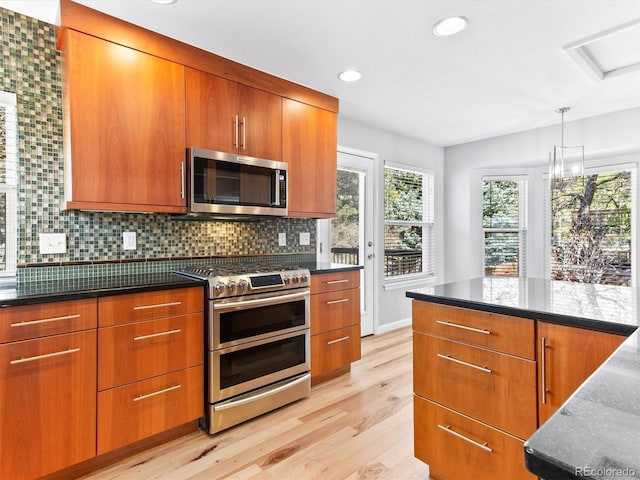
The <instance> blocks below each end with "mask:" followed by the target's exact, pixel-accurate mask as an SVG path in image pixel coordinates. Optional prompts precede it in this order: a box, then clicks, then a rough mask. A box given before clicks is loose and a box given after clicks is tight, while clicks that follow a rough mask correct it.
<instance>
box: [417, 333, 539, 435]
mask: <svg viewBox="0 0 640 480" xmlns="http://www.w3.org/2000/svg"><path fill="white" fill-rule="evenodd" d="M413 362H414V364H413V375H414V378H413V385H414V391H415V393H416V394H418V395H421V396H423V397H426V398H429V399H431V400H433V401H435V402H437V403H440V404H442V405H446V406H447V407H451V408H453V409H454V410H457V411H459V412H461V413H464V414H466V415H469V416H471V417H473V418H476V419H478V420H480V421H482V422H486V423H488V424H490V425H493V426H495V427H497V428H499V429H501V430H504V431H506V432H508V433H511V434H513V435H515V436H517V437H519V438H528V437H529V436H530V435H531V434H532V433H533V432H534V431H535V429H536V363H535V362H534V361H531V360H525V359H522V358H518V357H513V356H511V355H503V354H500V353H496V352H492V351H490V350H485V349H482V348H476V347H472V346H469V345H464V344H461V343H456V342H450V341H447V340H442V339H440V338H436V337H432V336H429V335H424V334H421V333H417V332H414V335H413Z"/></svg>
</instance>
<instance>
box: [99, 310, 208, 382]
mask: <svg viewBox="0 0 640 480" xmlns="http://www.w3.org/2000/svg"><path fill="white" fill-rule="evenodd" d="M203 339H204V322H203V320H202V313H194V314H190V315H182V316H178V317H168V318H163V319H159V320H149V321H145V322H138V323H131V324H127V325H118V326H114V327H106V328H101V329H99V331H98V365H99V368H98V390H105V389H107V388H111V387H115V386H117V385H122V384H125V383H130V382H134V381H137V380H141V379H144V378H148V377H153V376H156V375H161V374H163V373H166V372H172V371H175V370H180V369H183V368H187V367H191V366H194V365H199V364H202V363H203V361H204V341H203Z"/></svg>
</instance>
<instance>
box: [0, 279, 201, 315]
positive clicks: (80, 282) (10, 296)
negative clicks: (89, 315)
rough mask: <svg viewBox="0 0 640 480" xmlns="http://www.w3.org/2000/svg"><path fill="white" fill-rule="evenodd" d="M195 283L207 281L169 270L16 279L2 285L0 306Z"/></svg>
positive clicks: (0, 288) (141, 290) (177, 286)
mask: <svg viewBox="0 0 640 480" xmlns="http://www.w3.org/2000/svg"><path fill="white" fill-rule="evenodd" d="M195 285H205V282H203V281H200V280H193V279H189V278H187V277H183V276H181V275H174V274H172V273H169V272H166V273H146V274H138V275H122V276H108V277H98V278H71V279H66V280H56V281H51V282H29V283H15V282H13V283H5V284H0V307H8V306H12V305H27V304H33V303H44V302H55V301H60V300H73V299H77V298H87V297H99V296H107V295H118V294H121V293H137V292H145V291H150V290H160V289H170V288H183V287H189V286H195Z"/></svg>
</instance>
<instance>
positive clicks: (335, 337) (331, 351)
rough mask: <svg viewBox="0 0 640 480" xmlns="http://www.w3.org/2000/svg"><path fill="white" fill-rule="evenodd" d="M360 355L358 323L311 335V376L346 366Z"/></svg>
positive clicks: (358, 358)
mask: <svg viewBox="0 0 640 480" xmlns="http://www.w3.org/2000/svg"><path fill="white" fill-rule="evenodd" d="M360 357H361V348H360V325H353V326H351V327H347V328H341V329H339V330H333V331H331V332H328V333H321V334H319V335H314V336H312V337H311V376H312V377H315V376H318V375H322V374H324V373H327V372H330V371H332V370H336V369H339V368H344V367H348V366H349V365H350V364H351V362H355V361H356V360H360Z"/></svg>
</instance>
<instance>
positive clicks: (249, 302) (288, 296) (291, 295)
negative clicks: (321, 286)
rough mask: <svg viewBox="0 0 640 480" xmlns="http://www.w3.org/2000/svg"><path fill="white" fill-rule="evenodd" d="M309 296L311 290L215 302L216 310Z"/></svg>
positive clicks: (257, 305)
mask: <svg viewBox="0 0 640 480" xmlns="http://www.w3.org/2000/svg"><path fill="white" fill-rule="evenodd" d="M308 296H309V290H305V291H304V292H297V293H288V294H286V295H278V296H271V297H267V298H259V299H254V300H240V301H238V302H229V303H220V304H217V303H214V309H215V310H218V311H220V310H226V309H231V308H243V307H259V306H261V305H274V304H278V303H284V302H290V301H292V300H304V299H306V298H307V297H308Z"/></svg>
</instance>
